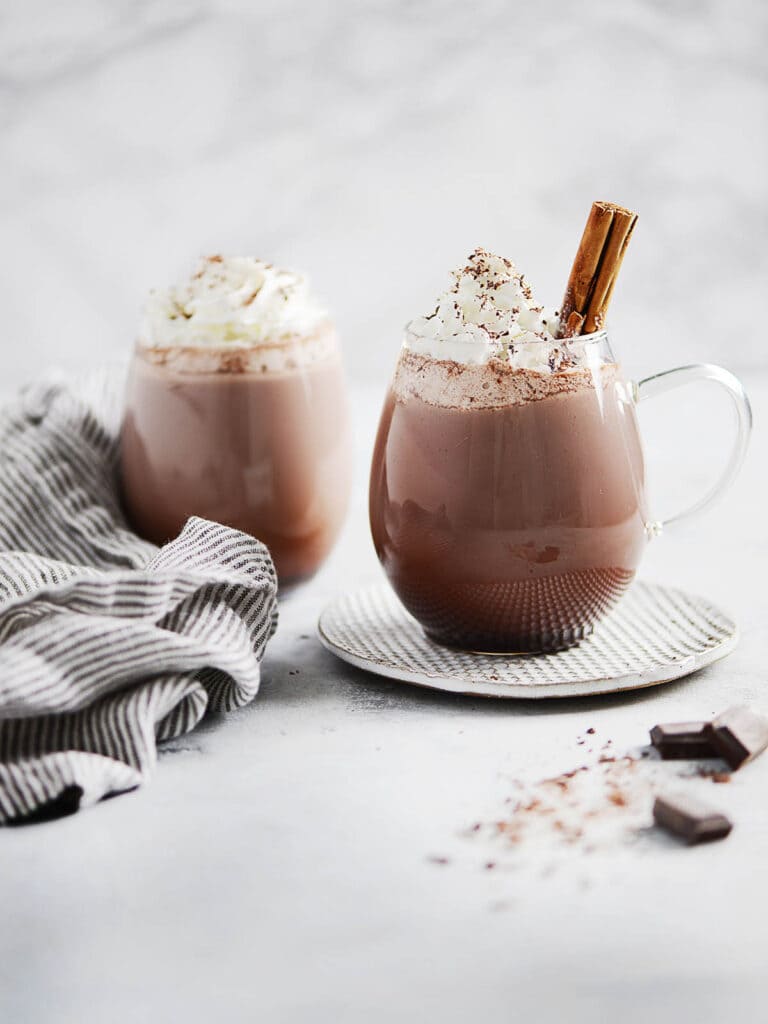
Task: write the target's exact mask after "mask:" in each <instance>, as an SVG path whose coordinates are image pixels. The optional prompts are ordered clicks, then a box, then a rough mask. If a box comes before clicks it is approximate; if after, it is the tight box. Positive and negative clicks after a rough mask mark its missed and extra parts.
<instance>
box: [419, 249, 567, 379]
mask: <svg viewBox="0 0 768 1024" xmlns="http://www.w3.org/2000/svg"><path fill="white" fill-rule="evenodd" d="M559 329H560V318H559V316H558V314H557V311H556V310H547V309H545V308H544V306H541V305H539V303H537V302H536V301H535V299H534V297H533V292H532V291H531V287H530V285H529V284H528V283H527V281H526V280H525V278H524V276H523V275H522V274H521V273H520V272H519V271H518V269H517V267H516V266H515V264H514V263H513V262H512V261H511V260H508V259H505V258H504V257H503V256H495V255H494V254H493V253H490V252H486V250H485V249H475V251H474V252H473V253H472V254H471V256H470V257H469V259H468V261H467V265H466V266H465V267H462V268H461V269H459V270H455V271H453V285H452V286H451V288H449V290H448V291H447V292H445V294H444V295H442V296H441V297H440V298H439V299H438V303H437V307H436V309H435V311H434V313H430V314H429V316H424V317H417V319H415V320H412V321H411V322H410V323H409V324H408V327H407V329H406V338H405V347H406V348H407V349H409V350H410V351H412V352H415V353H417V354H418V355H423V356H429V357H430V358H432V359H440V360H450V361H452V362H456V363H465V364H469V365H481V364H483V363H487V362H489V361H490V360H491V359H498V360H501V361H503V362H505V363H509V364H510V365H512V366H515V367H520V368H527V369H534V370H540V371H542V372H555V371H557V370H559V369H561V368H563V367H564V366H568V365H571V364H572V363H573V361H574V357H575V355H576V353H575V352H574V351H572V348H573V346H571V345H569V344H568V343H567V342H565V341H564V340H563V339H557V334H558V331H559Z"/></svg>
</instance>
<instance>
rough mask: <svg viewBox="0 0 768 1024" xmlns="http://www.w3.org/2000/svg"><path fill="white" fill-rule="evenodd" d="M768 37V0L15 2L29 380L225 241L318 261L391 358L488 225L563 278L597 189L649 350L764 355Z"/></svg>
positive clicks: (22, 370) (497, 241) (346, 323)
mask: <svg viewBox="0 0 768 1024" xmlns="http://www.w3.org/2000/svg"><path fill="white" fill-rule="evenodd" d="M766 44H768V6H766V4H765V3H764V2H763V0H710V2H708V3H707V2H694V0H688V2H686V0H664V2H662V0H627V2H623V3H615V4H611V3H607V2H600V0H582V2H580V3H578V4H575V3H569V2H567V0H538V2H536V3H504V2H502V0H479V2H474V3H467V2H466V0H463V2H462V0H449V2H443V3H440V2H424V3H411V2H404V0H400V2H391V3H386V2H360V0H338V2H335V3H328V2H313V0H267V2H259V3H247V2H245V0H229V2H227V0H189V2H181V0H163V2H154V3H153V2H149V0H142V2H131V0H117V2H115V0H108V2H106V0H68V2H67V3H65V4H64V3H58V2H56V0H37V2H30V0H4V2H3V4H2V7H0V126H1V134H0V139H1V140H2V141H1V142H0V145H2V159H1V160H0V209H1V210H2V217H1V221H0V223H1V225H2V274H0V303H2V309H3V310H4V314H5V315H4V321H5V322H4V338H3V343H2V363H1V364H0V365H1V366H2V371H3V373H2V377H3V380H2V383H3V389H4V390H5V389H6V388H8V387H11V386H16V384H18V383H20V382H22V381H24V380H27V379H29V378H30V377H31V376H32V375H34V374H35V373H37V372H38V371H39V369H40V368H41V367H42V366H45V365H47V364H49V363H53V362H56V363H58V364H60V365H64V366H67V367H79V366H81V365H83V364H84V363H85V362H87V361H88V360H89V359H91V358H94V357H96V358H99V359H101V358H103V357H105V356H109V357H112V356H114V355H118V354H120V353H121V352H124V351H126V350H127V347H128V346H129V345H130V343H131V340H132V335H133V331H134V326H135V324H136V322H137V316H138V310H139V308H140V306H141V303H142V301H143V298H144V295H145V293H146V291H147V289H148V288H150V287H151V286H152V285H153V284H157V283H166V282H168V281H170V280H171V279H173V278H174V277H176V276H177V275H179V274H181V273H183V272H184V271H185V269H186V268H187V267H188V265H189V264H190V262H191V261H192V260H193V259H194V258H195V257H196V256H197V255H198V254H200V253H203V252H207V251H211V250H219V251H226V252H244V253H255V254H259V255H263V256H265V257H268V258H270V259H273V260H275V261H283V262H285V263H286V264H289V265H295V266H297V267H300V268H302V269H305V270H307V271H309V272H310V274H311V275H312V277H313V278H314V280H315V282H316V286H317V288H318V290H320V291H321V292H322V293H323V295H324V296H325V297H326V298H327V301H328V302H329V304H330V306H331V307H332V309H333V310H334V311H335V313H336V315H337V318H338V320H339V323H340V325H341V328H342V331H343V336H344V342H345V347H346V352H347V358H348V362H349V366H350V369H351V371H352V374H353V376H355V377H357V378H368V379H369V380H371V381H374V380H378V379H382V380H383V379H385V378H386V376H387V375H388V373H389V372H390V368H391V365H392V363H393V359H394V354H395V350H396V347H397V344H398V342H399V336H400V330H401V326H402V324H403V322H404V321H405V320H407V319H408V318H410V317H411V316H412V315H415V314H417V313H419V312H422V311H424V310H426V309H427V308H428V307H429V306H430V305H431V304H432V301H433V298H434V296H435V294H436V292H437V291H438V290H440V289H441V288H442V286H443V285H444V283H445V281H446V275H447V272H448V270H449V269H450V268H451V267H452V266H454V265H456V264H458V263H459V262H460V261H461V260H462V259H463V257H464V256H465V254H466V253H467V252H468V251H469V250H470V249H472V248H474V247H475V246H476V245H478V244H481V245H484V246H487V247H489V248H495V249H497V250H499V251H501V252H503V253H505V254H509V255H512V256H513V257H514V258H516V259H517V261H518V262H519V263H520V264H521V266H522V268H523V269H524V270H525V272H526V274H527V275H528V276H529V277H530V279H531V280H532V282H533V284H534V286H535V287H536V288H537V291H538V292H539V293H540V295H541V296H542V298H543V299H544V300H545V301H547V302H551V303H553V304H556V303H557V302H558V301H559V298H560V294H561V292H562V288H563V284H564V281H565V278H566V276H567V271H568V268H569V264H570V260H571V257H572V255H573V251H574V250H575V247H576V244H577V242H578V238H579V235H580V232H581V228H582V226H583V222H584V219H585V216H586V213H587V210H588V208H589V204H590V201H591V200H592V199H593V198H609V199H613V200H616V201H619V202H622V203H624V204H626V205H629V206H631V207H633V208H635V209H637V210H638V211H639V212H640V214H641V220H640V224H639V226H638V229H637V231H636V233H635V237H634V239H633V243H632V247H631V250H630V253H629V255H628V258H627V262H626V264H625V268H624V272H623V275H622V281H621V283H620V286H619V288H618V290H617V293H616V295H615V298H614V307H613V327H614V333H615V335H616V338H617V348H618V350H619V352H620V354H621V356H622V357H623V359H624V361H625V363H626V364H627V365H628V367H629V368H630V369H631V370H632V371H633V372H638V373H642V372H646V371H650V370H652V369H656V368H661V367H662V366H663V367H666V366H669V365H672V364H674V363H678V362H683V361H691V360H716V361H722V362H724V363H725V364H726V365H729V366H731V367H733V368H735V369H742V368H746V367H754V366H755V365H756V364H761V365H764V364H765V352H766V351H767V350H768V346H766V342H765V338H764V331H763V327H762V321H763V316H762V315H761V303H762V301H763V288H764V285H765V280H766V268H767V266H768V257H766V249H765V237H766V226H767V221H768V198H767V195H766V170H767V169H768V168H767V166H766V165H767V164H768V160H767V156H768V133H767V129H766V125H767V123H768V120H767V118H766V113H767V112H768V111H767V109H766V108H767V107H768V102H767V98H768V90H767V89H766V62H765V51H766Z"/></svg>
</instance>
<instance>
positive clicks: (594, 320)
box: [560, 201, 637, 338]
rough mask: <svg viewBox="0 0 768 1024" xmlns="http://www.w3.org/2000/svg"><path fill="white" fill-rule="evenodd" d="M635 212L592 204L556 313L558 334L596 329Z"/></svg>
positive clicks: (617, 269)
mask: <svg viewBox="0 0 768 1024" xmlns="http://www.w3.org/2000/svg"><path fill="white" fill-rule="evenodd" d="M636 221H637V214H636V213H633V212H632V211H631V210H627V209H625V208H624V207H623V206H617V205H616V204H615V203H606V202H602V201H598V202H595V203H593V204H592V209H591V210H590V213H589V217H588V218H587V223H586V226H585V228H584V234H583V235H582V236H581V242H580V243H579V248H578V251H577V253H576V257H575V259H574V261H573V266H572V268H571V273H570V276H569V278H568V285H567V287H566V289H565V296H564V297H563V304H562V310H561V314H560V323H561V325H562V326H561V328H560V336H561V337H564V338H571V337H575V336H576V335H579V334H591V333H592V332H593V331H598V330H600V329H601V328H602V327H603V325H604V323H605V315H606V312H607V310H608V304H609V303H610V301H611V296H612V295H613V289H614V287H615V285H616V277H617V275H618V272H619V268H620V267H621V263H622V260H623V259H624V254H625V252H626V251H627V245H628V244H629V239H630V237H631V236H632V231H633V230H634V227H635V223H636Z"/></svg>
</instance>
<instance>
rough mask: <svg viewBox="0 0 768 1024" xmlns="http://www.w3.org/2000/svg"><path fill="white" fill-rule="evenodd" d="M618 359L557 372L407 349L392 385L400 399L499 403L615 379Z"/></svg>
mask: <svg viewBox="0 0 768 1024" xmlns="http://www.w3.org/2000/svg"><path fill="white" fill-rule="evenodd" d="M617 376H618V366H617V365H616V364H615V363H595V364H594V365H590V366H580V367H575V368H571V369H568V370H561V371H558V372H555V373H551V372H547V373H544V372H541V371H538V370H530V369H526V368H521V367H515V366H511V365H510V364H509V363H508V362H506V361H502V360H500V359H491V360H490V361H489V362H487V363H484V364H480V365H476V364H468V363H458V362H454V361H453V360H447V359H433V358H431V357H429V356H424V355H420V354H418V353H416V352H412V351H410V350H408V349H403V350H402V352H401V354H400V358H399V360H398V363H397V367H396V369H395V377H394V380H393V383H392V390H393V392H394V394H395V397H396V398H397V399H399V400H401V401H404V400H406V399H408V398H418V399H420V400H421V401H422V402H426V403H427V404H428V405H437V406H441V407H444V408H453V409H498V408H503V407H505V406H510V405H525V404H526V403H528V402H540V401H543V400H544V399H546V398H554V397H556V396H557V395H567V394H572V393H573V392H576V391H582V390H584V389H591V390H595V389H596V388H598V387H605V386H606V385H607V384H609V383H610V382H612V381H614V380H616V378H617Z"/></svg>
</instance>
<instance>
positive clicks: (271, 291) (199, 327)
mask: <svg viewBox="0 0 768 1024" xmlns="http://www.w3.org/2000/svg"><path fill="white" fill-rule="evenodd" d="M327 320H328V314H327V312H326V310H325V309H324V308H323V306H322V305H321V304H320V303H319V302H318V301H317V299H316V298H315V297H314V296H313V295H312V293H311V291H310V288H309V284H308V282H307V279H306V278H305V277H303V276H302V275H301V274H297V273H294V272H293V271H290V270H281V269H279V268H278V267H274V266H272V264H270V263H265V262H264V261H263V260H258V259H254V258H252V257H248V256H228V257H224V256H207V257H206V258H205V259H203V260H202V261H201V262H200V265H199V266H198V268H197V270H196V271H195V273H194V274H193V275H192V276H191V278H190V279H189V280H188V281H185V282H184V283H182V284H178V285H175V286H173V287H171V288H166V289H160V290H157V291H153V292H150V296H149V299H148V302H147V305H146V308H145V313H144V323H143V326H142V329H141V333H140V338H139V341H140V344H142V345H146V346H149V347H157V348H164V347H174V346H180V347H181V346H187V347H195V346H200V347H208V346H211V347H212V346H222V345H226V346H230V345H231V346H239V345H240V346H247V345H269V344H270V343H275V344H279V343H280V342H281V341H283V340H285V339H286V338H291V337H306V336H307V335H310V334H312V333H313V332H315V331H317V330H318V329H319V328H320V326H321V325H322V324H323V323H324V322H327Z"/></svg>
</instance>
